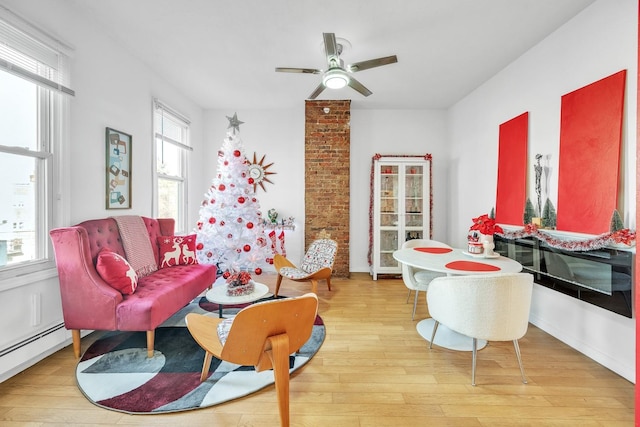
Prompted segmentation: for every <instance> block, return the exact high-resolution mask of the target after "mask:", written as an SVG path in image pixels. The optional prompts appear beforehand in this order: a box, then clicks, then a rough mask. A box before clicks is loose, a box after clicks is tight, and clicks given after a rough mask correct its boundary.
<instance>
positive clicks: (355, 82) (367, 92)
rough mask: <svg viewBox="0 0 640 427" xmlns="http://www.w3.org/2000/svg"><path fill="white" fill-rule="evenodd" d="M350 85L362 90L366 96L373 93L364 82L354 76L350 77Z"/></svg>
mask: <svg viewBox="0 0 640 427" xmlns="http://www.w3.org/2000/svg"><path fill="white" fill-rule="evenodd" d="M349 86H350V87H351V88H353V89H355V90H357V91H358V92H360V93H361V94H363V95H364V96H369V95H371V94H372V93H373V92H371V91H370V90H369V89H367V88H366V87H364V85H363V84H362V83H360V82H359V81H357V80H356V79H354V78H353V77H349Z"/></svg>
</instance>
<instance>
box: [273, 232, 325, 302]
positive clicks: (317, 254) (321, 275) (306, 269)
mask: <svg viewBox="0 0 640 427" xmlns="http://www.w3.org/2000/svg"><path fill="white" fill-rule="evenodd" d="M337 251H338V243H337V242H336V241H335V240H331V239H318V240H315V241H314V242H313V243H311V246H309V249H308V250H307V253H306V254H305V255H304V259H303V260H302V263H300V267H296V266H295V265H294V264H293V263H292V262H291V261H289V260H288V259H286V258H285V257H283V256H282V255H280V254H276V255H275V256H274V257H273V265H274V267H275V269H276V271H277V272H278V280H277V282H276V291H275V292H274V295H275V296H278V291H279V290H280V284H281V283H282V278H283V277H286V278H287V279H289V280H293V281H296V282H311V292H313V293H314V294H315V293H317V292H318V280H323V279H324V280H326V281H327V287H328V288H329V290H331V273H332V272H333V263H334V261H335V258H336V252H337Z"/></svg>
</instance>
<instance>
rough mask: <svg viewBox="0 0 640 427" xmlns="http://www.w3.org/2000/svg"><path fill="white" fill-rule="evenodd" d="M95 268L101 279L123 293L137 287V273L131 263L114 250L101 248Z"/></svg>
mask: <svg viewBox="0 0 640 427" xmlns="http://www.w3.org/2000/svg"><path fill="white" fill-rule="evenodd" d="M96 270H97V271H98V274H99V275H100V277H102V280H104V281H105V282H107V283H108V284H109V285H110V286H111V287H112V288H114V289H116V290H118V291H120V292H121V293H122V294H123V295H131V294H132V293H134V292H135V290H136V288H137V287H138V275H137V274H136V271H135V270H134V269H133V267H131V264H129V262H128V261H127V260H126V259H124V258H123V257H122V256H120V255H118V254H117V253H115V252H111V251H109V250H105V249H103V250H102V251H101V252H100V253H99V254H98V261H97V262H96Z"/></svg>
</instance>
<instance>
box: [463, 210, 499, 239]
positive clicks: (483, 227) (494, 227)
mask: <svg viewBox="0 0 640 427" xmlns="http://www.w3.org/2000/svg"><path fill="white" fill-rule="evenodd" d="M469 230H470V231H471V230H477V231H479V232H480V233H482V234H488V235H490V236H491V235H493V234H495V233H504V230H503V229H502V227H500V226H499V225H498V224H496V220H495V219H493V218H489V215H488V214H484V215H480V216H479V217H477V218H473V225H472V226H471V228H469Z"/></svg>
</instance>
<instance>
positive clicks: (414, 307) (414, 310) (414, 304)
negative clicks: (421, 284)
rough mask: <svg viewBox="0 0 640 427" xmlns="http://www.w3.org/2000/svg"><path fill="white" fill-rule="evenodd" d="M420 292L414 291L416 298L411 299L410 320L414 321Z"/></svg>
mask: <svg viewBox="0 0 640 427" xmlns="http://www.w3.org/2000/svg"><path fill="white" fill-rule="evenodd" d="M419 293H420V292H419V291H418V290H417V289H416V296H415V298H414V299H413V313H412V314H411V320H415V317H416V307H417V306H418V294H419Z"/></svg>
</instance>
